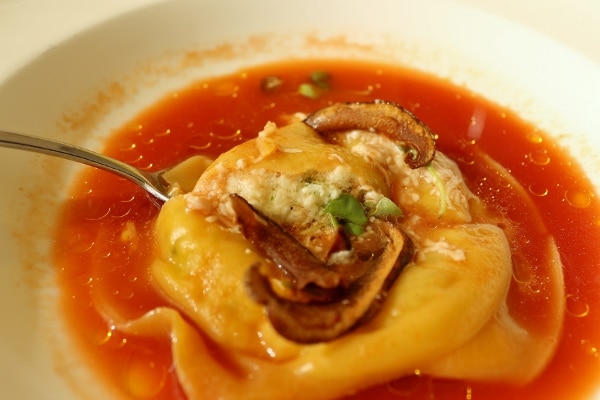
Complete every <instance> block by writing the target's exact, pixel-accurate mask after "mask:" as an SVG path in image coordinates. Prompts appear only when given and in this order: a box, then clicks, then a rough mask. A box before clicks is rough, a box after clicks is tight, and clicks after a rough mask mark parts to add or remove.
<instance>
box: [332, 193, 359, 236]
mask: <svg viewBox="0 0 600 400" xmlns="http://www.w3.org/2000/svg"><path fill="white" fill-rule="evenodd" d="M323 211H324V212H325V213H327V214H329V215H330V217H331V219H332V223H333V225H334V227H337V226H338V225H343V226H344V228H345V229H346V231H347V232H348V233H350V234H351V235H360V234H361V233H362V232H363V227H364V226H365V224H366V223H367V221H368V218H367V215H366V214H365V210H364V209H363V206H362V204H361V203H360V202H359V201H358V199H357V198H356V197H354V196H352V195H350V194H346V193H344V194H342V195H340V197H338V198H336V199H333V200H331V201H330V202H329V203H327V205H326V206H325V208H324V209H323Z"/></svg>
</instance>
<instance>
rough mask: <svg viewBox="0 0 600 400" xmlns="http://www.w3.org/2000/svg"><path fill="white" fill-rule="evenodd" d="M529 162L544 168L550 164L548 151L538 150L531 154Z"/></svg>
mask: <svg viewBox="0 0 600 400" xmlns="http://www.w3.org/2000/svg"><path fill="white" fill-rule="evenodd" d="M529 161H530V162H531V163H532V164H535V165H539V166H544V165H548V164H550V156H549V155H548V152H547V151H546V149H537V150H535V151H532V152H530V153H529Z"/></svg>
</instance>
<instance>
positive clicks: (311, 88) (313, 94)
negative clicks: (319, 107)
mask: <svg viewBox="0 0 600 400" xmlns="http://www.w3.org/2000/svg"><path fill="white" fill-rule="evenodd" d="M321 92H322V90H321V89H320V88H318V87H317V86H315V85H313V84H312V83H302V84H300V86H298V93H300V94H301V95H302V96H304V97H308V98H309V99H317V98H319V96H321Z"/></svg>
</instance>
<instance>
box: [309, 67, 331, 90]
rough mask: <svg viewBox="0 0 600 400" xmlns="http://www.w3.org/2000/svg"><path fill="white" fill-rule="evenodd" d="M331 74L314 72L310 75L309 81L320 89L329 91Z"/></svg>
mask: <svg viewBox="0 0 600 400" xmlns="http://www.w3.org/2000/svg"><path fill="white" fill-rule="evenodd" d="M330 79H331V74H329V72H325V71H315V72H313V73H312V74H310V80H311V81H312V82H313V83H314V84H315V85H317V86H318V87H320V88H321V89H329V80H330Z"/></svg>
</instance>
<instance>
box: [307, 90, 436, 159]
mask: <svg viewBox="0 0 600 400" xmlns="http://www.w3.org/2000/svg"><path fill="white" fill-rule="evenodd" d="M304 123H305V124H307V125H308V126H310V127H312V128H313V129H315V130H316V131H317V132H319V134H321V135H322V136H324V137H327V135H328V134H330V133H335V132H340V131H346V130H352V129H360V130H365V131H371V132H377V133H379V134H382V135H385V136H386V137H388V138H390V139H391V140H393V141H395V142H397V143H398V144H401V145H404V146H408V147H409V148H410V149H411V150H412V151H409V152H408V153H407V154H406V157H405V162H406V163H407V164H408V165H409V166H410V167H411V168H413V169H414V168H419V167H422V166H425V165H427V164H428V163H429V162H431V160H433V157H434V155H435V134H434V133H433V132H431V130H430V129H429V128H428V127H427V126H426V125H425V124H423V123H422V122H421V121H420V120H419V119H417V118H416V117H415V116H414V115H413V114H412V113H411V112H410V111H408V110H406V109H404V108H403V107H402V106H400V105H398V104H395V103H391V102H385V101H381V100H375V101H374V102H368V103H367V102H365V103H337V104H334V105H332V106H329V107H326V108H323V109H320V110H318V111H316V112H314V113H312V114H310V115H309V116H308V117H306V119H304Z"/></svg>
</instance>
